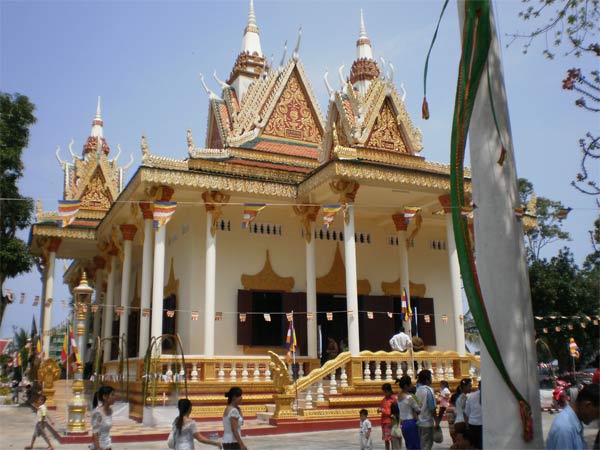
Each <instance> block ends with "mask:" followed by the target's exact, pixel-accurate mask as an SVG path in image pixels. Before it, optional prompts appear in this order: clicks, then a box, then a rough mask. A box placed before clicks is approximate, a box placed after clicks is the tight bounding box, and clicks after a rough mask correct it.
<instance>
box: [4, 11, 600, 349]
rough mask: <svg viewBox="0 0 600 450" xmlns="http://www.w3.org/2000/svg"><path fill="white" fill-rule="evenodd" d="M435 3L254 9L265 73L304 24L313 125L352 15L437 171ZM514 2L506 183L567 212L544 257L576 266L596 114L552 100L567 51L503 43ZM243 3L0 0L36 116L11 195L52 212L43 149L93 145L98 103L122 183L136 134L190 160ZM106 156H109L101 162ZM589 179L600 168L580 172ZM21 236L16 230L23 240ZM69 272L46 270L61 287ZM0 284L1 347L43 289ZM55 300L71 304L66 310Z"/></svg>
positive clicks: (441, 118)
mask: <svg viewBox="0 0 600 450" xmlns="http://www.w3.org/2000/svg"><path fill="white" fill-rule="evenodd" d="M442 3H443V1H442V0H439V1H438V0H435V1H434V0H396V1H392V0H388V1H381V0H372V1H366V0H363V1H341V0H340V1H307V0H304V1H292V0H289V1H286V0H283V1H262V0H256V1H255V10H256V18H257V23H258V26H259V29H260V36H261V45H262V49H263V52H264V53H265V54H266V55H269V56H270V55H273V57H274V61H275V64H277V63H278V62H279V60H280V58H281V54H282V50H283V44H284V42H285V41H286V40H287V42H288V53H287V58H289V57H290V56H291V50H292V49H293V47H294V46H295V43H296V39H297V34H298V28H299V27H300V26H302V41H301V47H300V60H301V62H302V64H303V65H304V68H305V69H306V72H307V74H308V77H309V79H310V82H311V85H312V88H313V90H314V92H315V94H316V97H317V99H318V101H319V105H320V108H321V111H322V112H323V115H325V113H326V110H327V92H326V89H325V85H324V83H323V74H324V72H325V71H326V70H327V69H329V81H330V83H331V84H332V86H333V87H334V88H335V89H338V88H339V86H340V82H339V78H338V76H337V69H338V67H339V66H340V65H341V64H344V65H345V69H344V75H345V76H347V75H348V73H349V69H350V65H351V64H352V61H353V60H354V59H355V48H356V47H355V44H356V40H357V38H358V31H359V17H360V9H361V8H362V9H363V10H364V17H365V23H366V28H367V34H368V36H369V38H370V40H371V42H372V46H373V53H374V56H375V58H376V59H379V57H384V58H385V59H386V61H390V62H392V63H393V64H394V67H395V73H394V81H395V83H396V85H397V86H399V85H400V83H404V85H405V87H406V91H407V97H406V106H407V110H408V112H409V114H410V115H411V117H412V120H413V123H414V124H415V125H416V126H417V127H419V128H421V130H422V133H423V142H424V149H423V151H422V152H421V156H424V157H425V158H426V159H427V160H430V161H435V162H441V163H448V162H449V159H450V128H451V121H452V113H453V107H454V104H453V103H454V89H455V85H456V71H457V66H458V60H459V50H460V48H459V45H460V34H459V29H458V18H457V8H456V4H455V2H451V3H450V5H449V7H448V9H447V12H446V14H445V16H444V19H443V21H442V24H441V26H440V31H439V35H438V40H437V42H436V45H435V47H434V49H433V52H432V56H431V61H430V65H429V77H428V92H427V98H428V102H429V107H430V112H431V118H430V120H428V121H424V120H422V119H421V102H422V98H423V94H422V92H423V66H424V61H425V56H426V54H427V50H428V48H429V44H430V42H431V38H432V36H433V31H434V29H435V24H436V21H437V19H438V17H439V13H440V10H441V6H442ZM521 6H522V3H521V1H520V0H499V1H496V2H494V11H495V14H496V17H497V26H498V34H499V38H500V41H501V44H502V58H503V65H504V75H505V83H506V90H507V97H508V106H509V113H510V118H511V126H512V133H513V142H514V148H515V157H516V166H517V173H518V176H519V177H524V178H527V179H529V180H530V181H531V182H532V183H533V185H534V188H535V191H536V193H537V195H538V196H544V197H547V198H551V199H554V200H560V201H561V202H563V203H564V204H565V205H567V206H569V207H571V208H573V211H572V212H571V213H570V215H569V217H568V219H567V220H566V221H565V229H566V230H567V231H568V232H569V233H570V234H571V237H572V241H571V242H568V243H562V244H558V245H553V246H549V247H548V248H546V249H545V251H544V252H543V254H542V256H544V257H551V256H553V255H554V254H556V253H557V251H558V249H559V248H561V247H562V246H563V245H568V246H569V247H570V248H571V250H572V251H573V253H574V255H575V259H576V261H577V262H578V263H581V262H582V261H583V259H584V258H585V256H586V255H587V254H588V253H590V252H591V250H592V249H591V245H590V240H589V236H588V233H587V231H588V230H590V229H591V228H592V225H593V222H594V220H595V218H596V217H597V216H598V210H597V208H596V207H595V205H594V200H593V198H591V197H589V196H585V195H583V194H580V193H579V192H577V191H576V190H575V189H574V188H572V187H571V186H570V182H571V180H572V179H573V178H574V176H575V174H576V173H577V172H578V171H579V160H580V158H579V153H578V140H579V138H580V137H582V136H583V135H584V134H585V132H587V131H588V130H592V131H597V130H598V128H599V125H600V124H599V121H598V115H593V114H591V113H587V112H584V111H582V110H581V109H579V108H577V107H576V106H574V105H573V101H574V100H575V97H574V96H573V95H572V94H570V93H568V92H565V91H563V90H561V80H562V79H563V78H564V77H565V73H566V70H568V69H569V68H571V67H574V66H580V65H581V63H582V62H581V61H578V60H576V59H575V58H574V57H573V56H566V57H563V56H560V55H559V56H558V57H557V58H555V59H554V60H552V61H550V60H547V59H546V58H545V57H543V56H542V54H541V53H542V50H543V48H544V45H545V40H544V39H540V40H538V41H536V42H534V43H533V45H532V46H531V48H530V50H529V53H528V54H527V55H525V54H523V51H522V49H523V47H522V44H521V43H520V42H517V43H513V44H512V45H510V46H508V47H507V45H506V44H507V43H508V42H510V40H511V39H510V37H509V35H510V34H513V33H518V32H524V31H527V30H528V26H529V25H527V24H524V23H523V22H521V21H520V20H519V19H518V17H517V14H518V11H519V9H520V8H521ZM247 12H248V1H247V0H244V1H214V2H210V1H202V0H193V1H192V0H190V1H169V2H163V1H116V0H112V1H103V2H92V1H65V2H60V1H27V0H25V1H23V0H20V1H7V0H0V90H2V91H3V92H9V93H16V92H19V93H21V94H24V95H27V96H28V97H29V98H30V100H31V101H32V102H33V103H34V104H35V105H36V113H35V114H36V117H37V123H36V124H35V125H34V126H33V127H32V128H31V137H30V142H29V147H28V148H27V149H26V150H25V151H24V164H25V176H24V178H23V179H22V181H21V184H20V188H21V192H22V194H23V195H26V196H30V197H33V198H34V199H36V200H37V199H41V200H42V203H43V205H44V209H45V210H56V208H57V201H58V200H59V199H61V198H62V172H61V170H60V167H59V164H58V162H57V161H56V158H55V150H56V146H57V145H59V146H60V148H61V156H62V158H63V159H65V158H67V155H68V144H69V141H70V140H71V138H73V139H74V140H75V144H74V146H73V149H74V151H75V152H77V153H80V152H81V149H82V146H83V144H84V142H85V140H86V139H87V137H88V136H89V134H90V129H91V122H92V119H93V117H94V114H95V110H96V102H97V97H98V96H101V97H102V118H103V120H104V136H105V137H106V139H107V141H108V144H109V145H110V147H111V149H112V152H116V150H117V144H120V146H121V148H122V149H123V154H122V156H121V159H120V161H121V162H122V164H125V163H126V162H127V161H128V160H129V155H130V154H131V155H133V157H134V163H133V165H132V168H130V169H129V171H128V173H127V175H126V179H129V176H131V175H132V174H133V173H134V172H135V170H134V168H135V167H136V166H137V165H139V164H140V159H141V151H140V137H141V135H142V133H143V132H145V133H146V135H147V137H148V144H149V146H150V151H151V153H153V154H157V155H161V156H169V157H174V158H179V159H183V158H185V157H187V145H186V130H187V129H188V128H191V130H192V132H193V134H194V140H195V142H196V145H197V146H199V145H202V144H201V143H203V142H204V139H205V136H206V123H207V106H208V98H207V95H206V93H205V92H204V90H203V88H202V86H201V84H200V81H199V73H200V72H203V73H204V74H205V76H206V81H207V83H208V84H209V87H210V88H211V89H213V90H214V91H216V92H219V89H218V85H217V84H216V82H215V81H214V80H213V79H212V76H211V75H212V73H213V71H214V70H216V71H217V73H218V75H219V78H221V79H227V78H228V76H229V73H230V71H231V69H232V67H233V64H234V62H235V58H236V57H237V55H238V53H239V51H240V46H241V40H242V35H243V30H244V27H245V25H246V20H247ZM112 154H113V155H114V154H115V153H112ZM589 169H591V171H590V175H591V177H592V179H595V180H598V179H599V178H600V177H599V176H598V175H599V169H600V167H599V165H598V164H596V165H595V166H590V167H589ZM22 237H23V238H25V239H27V237H28V232H24V233H22ZM65 264H66V263H64V262H63V261H59V262H58V263H57V271H56V276H57V278H58V279H60V277H61V275H62V269H63V267H64V266H65ZM4 287H5V288H8V289H11V290H12V291H13V293H15V296H16V297H17V298H18V296H19V295H20V293H21V292H24V293H25V294H26V302H25V304H23V305H21V304H18V301H17V302H15V303H14V304H12V305H11V306H9V307H8V308H7V311H6V313H5V318H4V321H3V323H2V327H1V329H0V336H3V337H7V336H11V335H12V327H13V325H16V326H19V327H23V328H25V329H26V330H28V329H29V328H30V324H31V319H32V315H35V317H36V321H37V323H38V326H39V308H35V310H34V308H33V306H32V302H33V298H34V296H35V295H40V293H41V282H40V277H39V274H38V273H37V271H35V269H34V271H33V272H31V273H29V274H26V275H24V276H21V277H18V278H16V279H13V280H8V281H7V282H6V283H5V286H4ZM54 298H55V302H54V304H53V312H52V322H53V324H58V323H59V322H61V321H63V320H64V319H65V316H66V315H67V311H66V309H64V308H63V307H62V305H61V300H63V299H65V300H66V299H67V298H68V291H67V290H66V288H65V287H64V286H62V285H61V283H59V282H57V283H56V284H55V296H54ZM67 304H68V301H67Z"/></svg>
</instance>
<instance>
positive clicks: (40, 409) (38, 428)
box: [25, 395, 54, 450]
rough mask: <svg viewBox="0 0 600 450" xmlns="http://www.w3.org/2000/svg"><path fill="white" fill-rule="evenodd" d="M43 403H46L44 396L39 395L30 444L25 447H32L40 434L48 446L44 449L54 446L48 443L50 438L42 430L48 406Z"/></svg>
mask: <svg viewBox="0 0 600 450" xmlns="http://www.w3.org/2000/svg"><path fill="white" fill-rule="evenodd" d="M45 403H46V396H45V395H40V397H39V404H38V406H37V422H36V424H35V429H34V430H33V437H32V438H31V445H29V447H25V448H27V449H31V448H33V444H34V443H35V439H36V438H37V437H38V436H41V437H42V438H43V439H44V440H45V441H46V444H48V447H46V450H54V447H52V444H51V443H50V439H48V436H47V435H46V432H45V431H44V428H46V416H47V415H48V407H47V406H46V405H45ZM33 407H34V408H35V404H34V405H33Z"/></svg>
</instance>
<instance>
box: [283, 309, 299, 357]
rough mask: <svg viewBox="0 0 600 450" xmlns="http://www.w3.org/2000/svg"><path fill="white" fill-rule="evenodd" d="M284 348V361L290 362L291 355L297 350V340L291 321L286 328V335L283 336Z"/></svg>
mask: <svg viewBox="0 0 600 450" xmlns="http://www.w3.org/2000/svg"><path fill="white" fill-rule="evenodd" d="M292 314H293V313H292ZM285 348H287V350H288V352H287V356H286V359H287V360H288V361H291V360H292V355H294V354H295V353H296V349H297V348H298V340H297V339H296V330H295V329H294V321H293V320H291V321H290V326H289V327H288V331H287V335H286V336H285Z"/></svg>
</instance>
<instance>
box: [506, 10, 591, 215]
mask: <svg viewBox="0 0 600 450" xmlns="http://www.w3.org/2000/svg"><path fill="white" fill-rule="evenodd" d="M522 3H523V9H522V10H521V11H520V12H519V17H520V18H521V19H523V20H524V21H525V22H526V23H528V24H531V25H532V27H533V30H531V31H528V32H525V33H515V34H512V35H511V37H512V38H513V39H512V41H511V42H510V43H509V44H508V45H511V43H513V42H514V41H516V40H521V41H523V40H524V41H525V43H524V44H523V52H524V53H527V51H528V50H529V48H530V46H531V44H532V43H533V42H534V41H535V40H536V38H541V39H543V41H544V42H545V46H544V49H543V50H542V53H543V54H544V55H545V56H546V57H547V58H549V59H554V58H555V56H556V53H557V52H558V51H561V52H564V54H565V55H574V56H576V57H578V58H579V57H580V58H582V59H581V63H582V64H581V67H573V68H571V69H569V70H567V76H566V78H565V79H564V80H563V81H562V88H563V89H564V90H567V91H571V92H573V93H575V94H576V95H577V98H576V99H575V102H574V103H575V105H576V106H577V107H579V108H582V109H584V110H586V111H590V112H593V113H598V112H600V71H599V70H598V59H597V58H598V57H600V43H598V41H597V39H598V36H599V32H600V0H522ZM579 150H580V152H581V163H580V166H581V168H580V171H579V173H577V174H576V175H575V179H574V180H573V181H572V182H571V184H572V186H573V187H575V188H576V189H577V190H579V191H580V192H582V193H584V194H589V195H596V196H600V187H599V186H598V184H597V182H596V181H595V180H594V179H591V178H590V177H589V175H588V164H589V163H590V162H591V161H594V160H596V161H597V160H598V159H600V136H598V135H597V134H595V133H592V132H587V133H586V134H585V137H584V138H582V139H580V140H579ZM597 203H599V204H600V201H598V200H597Z"/></svg>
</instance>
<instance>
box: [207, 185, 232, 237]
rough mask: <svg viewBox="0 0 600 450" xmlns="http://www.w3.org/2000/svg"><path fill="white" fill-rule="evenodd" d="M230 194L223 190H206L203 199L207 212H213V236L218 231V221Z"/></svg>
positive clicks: (211, 231) (211, 228)
mask: <svg viewBox="0 0 600 450" xmlns="http://www.w3.org/2000/svg"><path fill="white" fill-rule="evenodd" d="M229 198H230V196H229V195H228V194H225V193H223V192H221V191H204V192H203V193H202V199H203V200H204V207H205V208H206V212H210V213H212V223H211V225H210V234H211V235H212V236H214V235H215V233H216V232H217V221H218V220H219V219H220V218H221V215H222V214H223V207H224V206H225V205H226V204H227V203H228V202H229Z"/></svg>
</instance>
